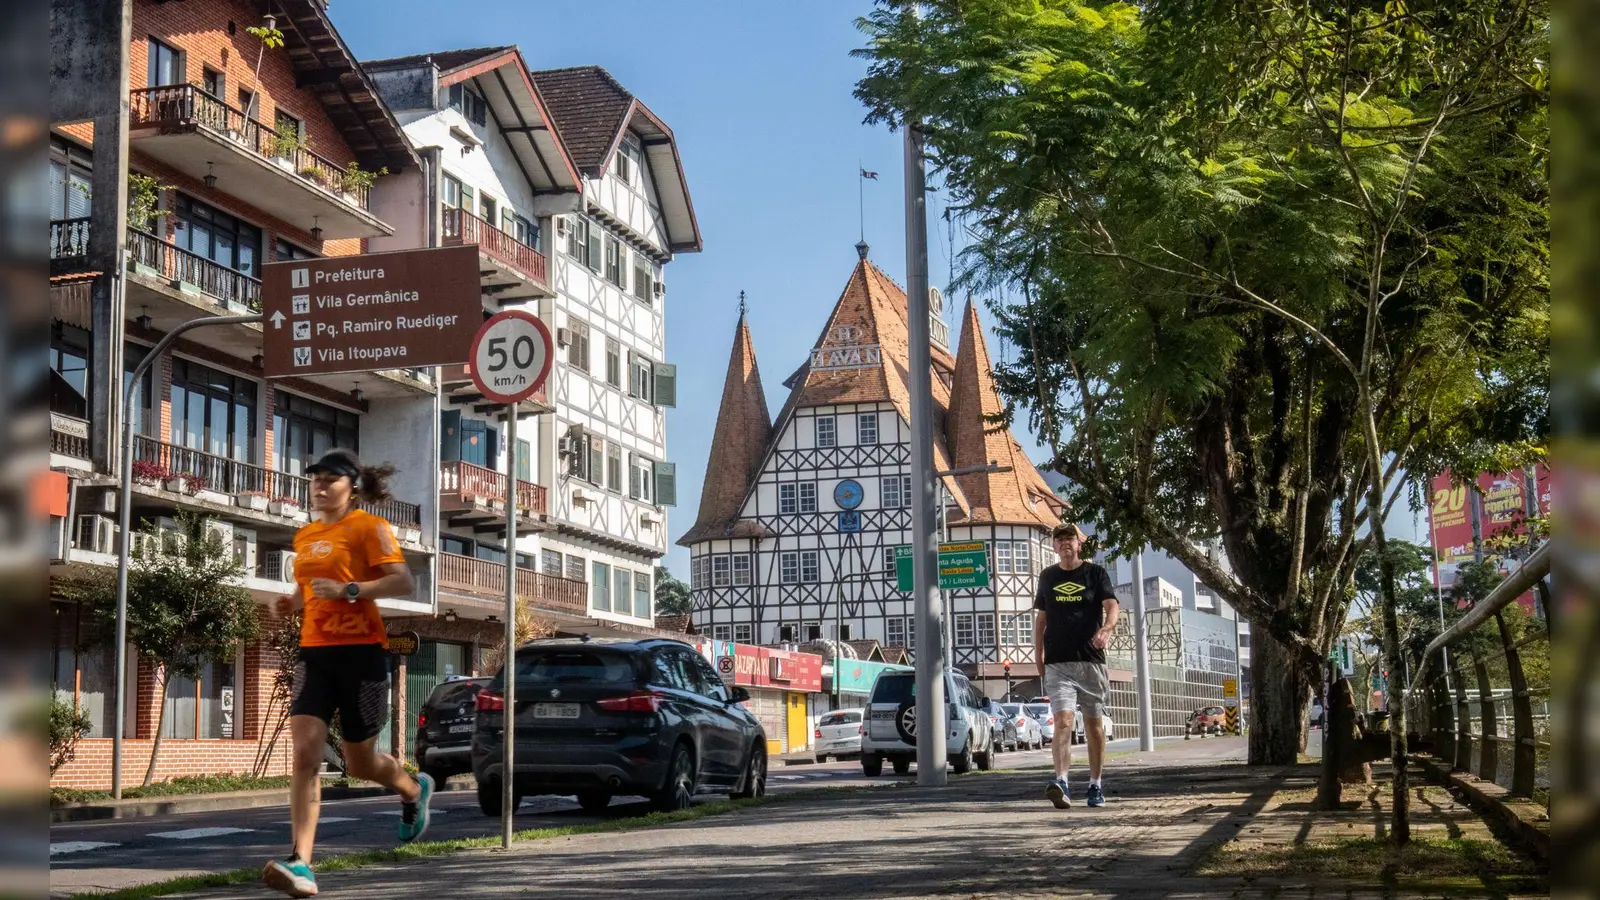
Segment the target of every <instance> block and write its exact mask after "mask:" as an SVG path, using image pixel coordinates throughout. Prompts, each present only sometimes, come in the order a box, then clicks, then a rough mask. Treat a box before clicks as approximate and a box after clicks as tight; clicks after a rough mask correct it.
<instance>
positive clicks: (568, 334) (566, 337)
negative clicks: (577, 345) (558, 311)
mask: <svg viewBox="0 0 1600 900" xmlns="http://www.w3.org/2000/svg"><path fill="white" fill-rule="evenodd" d="M556 344H558V345H559V346H562V347H570V346H572V330H571V329H569V328H557V329H556Z"/></svg>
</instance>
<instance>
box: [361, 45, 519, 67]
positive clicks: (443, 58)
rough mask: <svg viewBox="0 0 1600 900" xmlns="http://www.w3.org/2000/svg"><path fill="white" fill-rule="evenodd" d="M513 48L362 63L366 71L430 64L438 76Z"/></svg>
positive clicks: (477, 49) (411, 56)
mask: <svg viewBox="0 0 1600 900" xmlns="http://www.w3.org/2000/svg"><path fill="white" fill-rule="evenodd" d="M516 49H517V48H516V47H515V46H510V45H508V46H505V47H475V48H472V49H470V50H441V51H439V52H437V53H413V54H411V55H410V56H391V57H389V58H388V59H374V60H369V61H367V62H364V63H362V64H361V65H363V66H365V67H366V68H368V69H407V68H410V67H412V66H419V65H422V64H423V63H426V62H430V61H431V62H432V63H433V64H434V65H436V66H438V67H439V72H440V74H448V73H450V72H453V71H455V70H456V69H460V68H463V67H465V66H470V65H472V64H473V63H476V62H482V61H484V60H486V59H493V58H494V57H496V56H499V55H500V54H502V53H507V52H510V51H513V50H516Z"/></svg>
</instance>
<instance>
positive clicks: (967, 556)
mask: <svg viewBox="0 0 1600 900" xmlns="http://www.w3.org/2000/svg"><path fill="white" fill-rule="evenodd" d="M894 575H895V582H896V584H895V586H896V587H897V588H899V589H900V590H901V591H905V592H907V593H909V592H910V591H911V590H912V588H913V584H912V580H911V545H909V544H898V545H896V546H895V548H894ZM988 586H989V552H988V547H987V545H985V544H984V542H982V541H972V542H970V543H964V544H940V545H939V590H941V591H953V590H958V589H963V588H969V589H970V588H986V587H988Z"/></svg>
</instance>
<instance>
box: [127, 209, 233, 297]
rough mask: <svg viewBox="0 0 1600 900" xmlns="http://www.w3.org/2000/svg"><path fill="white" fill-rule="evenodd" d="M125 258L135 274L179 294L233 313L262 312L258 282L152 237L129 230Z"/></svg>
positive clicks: (141, 232) (148, 234)
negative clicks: (211, 302)
mask: <svg viewBox="0 0 1600 900" xmlns="http://www.w3.org/2000/svg"><path fill="white" fill-rule="evenodd" d="M128 254H129V256H128V258H129V259H130V260H131V261H132V262H133V264H134V266H135V267H136V268H135V271H136V272H137V271H140V270H139V269H138V268H137V267H138V266H143V267H144V270H143V272H142V274H145V275H147V276H153V277H155V278H157V279H159V280H160V281H163V282H166V283H168V284H170V285H172V286H173V287H176V288H179V289H180V290H184V289H187V290H189V291H191V292H198V293H201V294H204V295H206V296H207V297H208V298H210V299H212V300H214V301H216V305H218V306H223V307H226V309H227V311H229V312H234V313H249V312H260V311H261V279H259V278H255V277H253V276H251V275H246V274H245V273H243V272H239V271H236V270H234V269H230V268H228V267H227V266H224V265H221V264H219V263H215V262H212V261H211V260H209V259H206V258H205V257H204V256H200V255H199V254H196V253H191V252H189V251H188V250H185V249H183V248H182V247H179V246H178V245H176V244H172V243H169V242H167V241H164V240H162V239H160V238H158V237H156V236H155V235H153V234H150V233H149V232H145V231H139V230H136V229H133V228H130V229H128Z"/></svg>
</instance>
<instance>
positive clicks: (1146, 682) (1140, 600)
mask: <svg viewBox="0 0 1600 900" xmlns="http://www.w3.org/2000/svg"><path fill="white" fill-rule="evenodd" d="M1133 689H1134V692H1135V693H1136V694H1137V695H1138V698H1139V699H1138V707H1139V752H1141V753H1149V752H1151V751H1153V750H1155V749H1156V732H1155V714H1154V713H1153V712H1152V711H1151V709H1150V633H1149V632H1148V631H1147V630H1146V629H1145V622H1144V548H1143V547H1140V548H1139V549H1138V550H1137V551H1136V552H1135V553H1134V554H1133Z"/></svg>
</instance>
